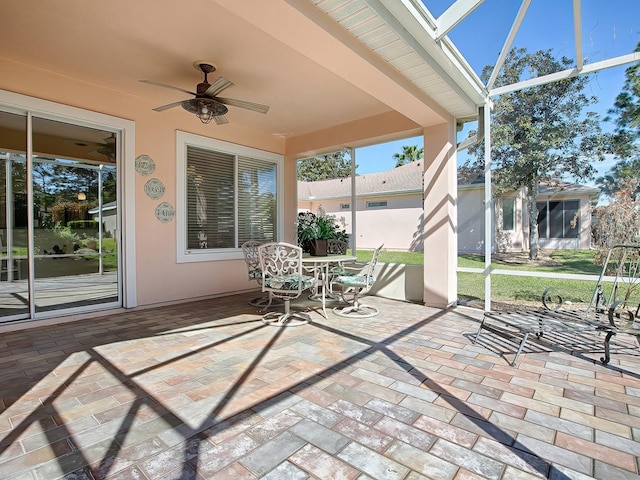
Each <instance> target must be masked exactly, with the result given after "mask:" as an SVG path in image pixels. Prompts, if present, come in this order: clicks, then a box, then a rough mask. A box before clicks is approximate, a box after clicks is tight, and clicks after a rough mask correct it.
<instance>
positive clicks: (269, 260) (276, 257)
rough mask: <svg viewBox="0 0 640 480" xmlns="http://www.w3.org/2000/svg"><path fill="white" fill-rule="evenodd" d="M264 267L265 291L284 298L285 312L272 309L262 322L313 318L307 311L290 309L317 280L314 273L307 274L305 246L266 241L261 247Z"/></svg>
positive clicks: (294, 322) (292, 323)
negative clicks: (294, 301) (305, 273)
mask: <svg viewBox="0 0 640 480" xmlns="http://www.w3.org/2000/svg"><path fill="white" fill-rule="evenodd" d="M258 254H259V257H260V265H261V270H262V291H263V292H269V294H270V295H271V296H273V297H274V299H280V300H282V301H283V302H284V312H269V313H266V314H265V315H264V316H263V317H262V321H263V323H265V324H267V325H274V326H278V327H284V326H296V325H304V324H305V323H309V322H310V321H311V316H310V315H309V314H308V313H306V312H298V311H292V310H291V301H292V300H295V299H296V298H298V297H300V295H302V292H304V291H305V290H306V289H308V288H311V287H312V286H314V284H315V279H314V277H313V276H310V275H304V274H303V268H302V248H300V247H298V246H296V245H292V244H290V243H285V242H270V243H264V244H262V245H260V246H259V247H258Z"/></svg>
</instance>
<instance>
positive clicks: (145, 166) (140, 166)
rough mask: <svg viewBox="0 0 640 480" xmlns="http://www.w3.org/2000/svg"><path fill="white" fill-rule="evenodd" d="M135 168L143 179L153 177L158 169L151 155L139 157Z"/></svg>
mask: <svg viewBox="0 0 640 480" xmlns="http://www.w3.org/2000/svg"><path fill="white" fill-rule="evenodd" d="M135 166H136V172H138V173H139V174H140V175H142V176H143V177H146V176H147V175H151V174H152V173H153V172H154V170H155V169H156V164H155V162H154V161H153V160H152V159H151V157H150V156H149V155H138V157H137V158H136V163H135Z"/></svg>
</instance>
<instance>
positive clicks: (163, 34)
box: [0, 0, 484, 138]
mask: <svg viewBox="0 0 640 480" xmlns="http://www.w3.org/2000/svg"><path fill="white" fill-rule="evenodd" d="M418 7H420V8H418ZM0 10H1V11H2V12H3V17H4V18H5V19H7V20H8V21H6V22H4V28H3V30H4V31H3V41H2V42H1V44H0V66H2V70H3V71H4V72H9V73H7V74H8V75H11V73H10V72H11V70H12V69H11V66H12V65H14V66H16V65H17V64H19V65H20V66H21V67H25V66H28V67H29V68H30V71H31V72H32V74H31V75H29V76H28V77H25V78H24V79H21V81H20V85H22V86H23V87H24V90H23V91H17V92H16V93H27V92H31V91H33V88H34V87H37V91H38V92H40V96H41V98H43V99H51V100H56V101H60V100H59V99H58V98H55V96H54V95H52V94H51V93H50V92H51V90H52V89H51V88H50V85H48V83H49V82H42V80H41V79H40V77H41V76H42V74H43V73H47V75H51V74H53V75H54V76H55V78H56V81H57V82H61V83H64V82H66V81H68V80H69V79H71V78H72V79H75V80H81V81H82V82H86V83H87V84H90V85H91V86H93V87H98V88H102V89H105V90H111V91H117V92H120V93H122V94H125V95H126V96H130V97H135V99H137V100H140V99H142V100H143V101H144V102H146V103H147V104H148V107H149V110H151V109H153V108H154V107H157V106H160V105H164V104H168V103H171V102H176V101H180V100H184V99H188V98H190V97H189V96H188V95H186V94H184V93H182V92H179V91H175V90H170V89H166V88H161V87H158V86H153V85H148V84H144V83H140V82H139V81H138V80H141V79H148V80H153V81H156V82H161V83H165V84H170V85H173V86H176V87H179V88H182V89H185V90H190V91H193V90H194V89H195V86H196V84H197V83H198V82H200V81H202V74H201V72H199V71H198V70H196V69H195V68H194V66H193V63H194V62H195V61H197V60H205V61H210V62H212V63H214V64H215V65H216V67H217V71H216V72H214V73H213V74H211V75H210V78H209V80H210V81H212V80H215V79H216V78H217V77H218V76H224V77H225V78H227V79H229V80H230V81H232V82H233V83H234V84H235V85H234V86H233V87H231V88H229V89H227V90H225V92H224V96H225V97H231V98H237V99H242V100H247V101H251V102H257V103H261V104H266V105H269V106H270V107H271V108H270V110H269V112H268V113H267V114H266V115H262V114H258V113H255V112H251V111H247V110H243V109H239V108H234V107H231V109H230V111H229V113H228V115H227V118H228V119H229V122H230V123H231V124H236V125H242V126H243V127H244V128H247V129H251V130H255V131H257V132H260V133H262V134H268V135H274V136H280V137H284V138H292V137H297V136H300V135H305V134H309V133H312V132H316V131H321V130H323V129H326V128H329V127H333V126H336V125H340V124H343V123H348V122H354V121H358V120H361V119H366V118H370V117H375V116H377V115H381V114H385V113H389V112H398V113H400V114H401V115H402V116H404V117H406V118H408V119H410V120H411V121H412V122H414V123H415V127H416V128H419V127H421V126H428V125H433V124H437V123H442V122H443V121H444V119H445V118H447V117H449V116H450V113H453V115H455V116H456V117H469V116H473V115H475V114H476V113H477V105H479V104H481V103H482V100H483V97H484V93H483V89H482V87H481V85H480V82H479V81H478V80H477V78H474V77H475V75H474V74H472V72H471V71H470V69H468V68H466V67H465V65H464V62H463V61H462V62H461V61H460V59H457V58H454V57H450V56H448V55H447V54H446V52H445V51H444V50H443V49H442V48H441V45H438V44H437V43H436V41H435V39H434V38H433V36H432V35H429V34H427V32H426V30H425V29H424V25H425V15H428V13H427V12H426V10H425V9H424V8H423V7H422V4H419V3H417V4H416V5H412V4H411V3H405V4H403V3H400V2H396V1H384V2H378V1H375V2H372V1H366V2H365V1H360V0H355V1H354V0H349V1H342V0H341V1H334V0H331V1H309V0H270V1H268V2H260V1H252V2H248V1H242V2H238V1H236V0H189V1H188V2H173V1H160V2H159V1H153V2H152V1H149V0H143V1H136V2H130V1H126V0H114V1H111V2H109V3H108V4H105V3H102V2H86V1H83V0H52V1H48V2H45V3H42V4H41V5H39V6H38V8H33V7H31V6H29V5H26V4H24V2H21V1H18V0H0ZM51 87H55V85H52V86H51ZM0 88H2V82H0ZM13 90H14V91H15V88H14V89H13ZM104 113H109V114H114V115H117V114H118V111H117V106H114V111H113V112H104ZM153 113H154V114H156V115H168V116H172V115H173V116H176V118H178V117H177V116H184V115H189V114H188V113H187V112H185V111H183V110H182V109H181V108H179V107H178V108H174V109H170V110H168V111H165V112H160V113H155V112H153ZM216 128H225V126H217V125H215V124H211V129H212V130H214V129H216Z"/></svg>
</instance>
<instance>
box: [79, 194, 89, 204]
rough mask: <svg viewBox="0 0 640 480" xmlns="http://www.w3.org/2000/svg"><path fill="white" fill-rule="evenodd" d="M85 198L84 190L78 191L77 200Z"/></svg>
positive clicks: (82, 200)
mask: <svg viewBox="0 0 640 480" xmlns="http://www.w3.org/2000/svg"><path fill="white" fill-rule="evenodd" d="M86 199H87V194H86V193H84V192H79V193H78V200H80V201H81V202H84V201H85V200H86Z"/></svg>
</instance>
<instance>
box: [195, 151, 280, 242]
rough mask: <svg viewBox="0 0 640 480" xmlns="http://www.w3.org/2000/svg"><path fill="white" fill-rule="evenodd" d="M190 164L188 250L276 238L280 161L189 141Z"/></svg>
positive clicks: (273, 239)
mask: <svg viewBox="0 0 640 480" xmlns="http://www.w3.org/2000/svg"><path fill="white" fill-rule="evenodd" d="M186 163H187V165H186V169H187V175H186V180H187V189H186V191H187V205H186V206H187V229H186V236H187V238H186V247H187V250H188V251H194V250H199V251H202V250H203V249H214V250H219V249H234V248H239V247H240V246H241V245H242V243H244V242H245V241H247V240H258V241H262V242H266V241H275V240H276V237H277V235H276V232H277V228H276V225H277V214H276V212H277V201H276V200H277V181H276V179H277V177H276V173H277V166H276V164H275V163H274V162H271V161H267V160H261V159H256V158H251V157H248V156H239V155H234V154H232V153H227V152H220V151H216V150H211V149H207V148H200V147H195V146H192V145H188V146H187V162H186Z"/></svg>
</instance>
